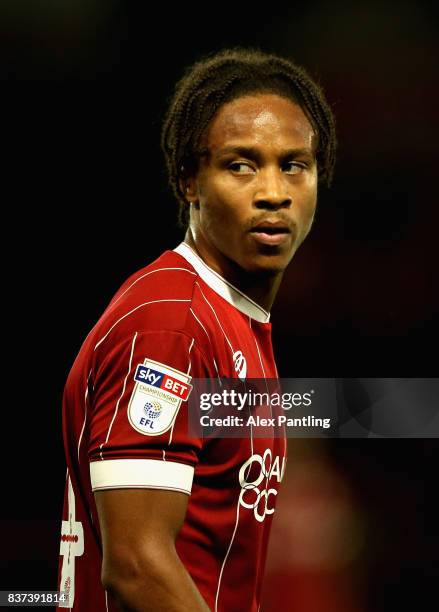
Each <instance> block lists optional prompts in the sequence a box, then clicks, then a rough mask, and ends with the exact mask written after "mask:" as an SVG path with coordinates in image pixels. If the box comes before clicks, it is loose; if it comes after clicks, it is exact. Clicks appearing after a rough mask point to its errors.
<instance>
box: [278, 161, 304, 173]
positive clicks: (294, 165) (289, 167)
mask: <svg viewBox="0 0 439 612" xmlns="http://www.w3.org/2000/svg"><path fill="white" fill-rule="evenodd" d="M283 169H284V171H285V172H286V173H287V174H300V173H301V172H303V170H305V169H306V165H305V164H304V163H301V162H293V161H290V162H287V163H286V164H285V166H284V168H283Z"/></svg>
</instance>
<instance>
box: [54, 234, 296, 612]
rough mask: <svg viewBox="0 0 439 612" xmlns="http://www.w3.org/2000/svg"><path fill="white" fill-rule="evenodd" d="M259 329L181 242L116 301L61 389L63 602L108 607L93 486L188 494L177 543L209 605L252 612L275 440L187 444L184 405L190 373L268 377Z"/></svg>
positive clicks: (280, 450) (264, 328)
mask: <svg viewBox="0 0 439 612" xmlns="http://www.w3.org/2000/svg"><path fill="white" fill-rule="evenodd" d="M268 320H269V314H268V313H267V312H265V311H264V310H263V309H262V308H261V307H260V306H259V305H257V304H256V303H255V302H253V301H252V300H250V299H249V298H248V297H246V296H245V295H244V294H243V293H242V292H240V291H239V290H238V289H236V288H235V287H233V286H232V285H230V284H229V283H228V282H227V281H225V280H224V279H223V278H222V277H221V276H219V275H218V274H217V273H216V272H214V271H213V270H211V269H210V268H209V267H208V266H207V265H206V264H205V263H204V262H203V261H202V260H201V259H200V258H199V257H198V255H197V254H196V253H195V252H194V251H193V250H192V249H191V248H190V247H189V246H188V245H186V244H185V243H182V244H180V245H179V246H178V247H177V248H176V249H175V251H167V252H165V253H164V254H163V255H162V256H161V257H160V258H159V259H157V260H156V261H155V262H154V263H152V264H151V265H149V266H147V267H146V268H143V269H142V270H140V271H139V272H137V273H136V274H134V275H133V276H131V277H130V278H129V279H128V280H127V281H126V282H125V283H124V284H123V285H122V287H121V288H120V289H119V291H118V292H117V293H116V295H115V296H114V298H113V299H112V301H111V302H110V304H109V306H108V307H107V309H106V310H105V312H104V313H103V315H102V317H101V318H100V319H99V321H98V323H97V324H96V325H95V326H94V328H93V329H92V331H91V332H90V333H89V335H88V336H87V338H86V340H85V342H84V344H83V346H82V348H81V350H80V352H79V354H78V356H77V358H76V360H75V363H74V365H73V367H72V370H71V372H70V374H69V377H68V379H67V383H66V387H65V391H64V398H63V435H64V446H65V452H66V457H67V466H68V469H67V479H66V488H65V497H64V511H63V522H62V533H61V547H60V555H61V556H60V565H59V590H60V591H67V592H68V593H69V604H68V606H67V605H66V606H65V607H71V608H73V610H78V611H79V612H85V611H88V610H90V611H93V612H101V611H102V612H106V611H112V610H116V609H117V607H116V605H115V604H114V603H113V602H112V598H111V596H110V595H109V594H108V593H106V592H105V590H104V588H103V587H102V584H101V579H100V574H101V564H102V544H101V538H100V531H99V527H98V525H99V522H98V516H97V511H96V506H95V502H94V495H93V491H96V490H101V489H114V488H136V487H140V488H153V489H169V490H175V491H182V492H184V493H186V494H188V495H190V499H189V504H188V509H187V514H186V518H185V521H184V524H183V527H182V529H181V531H180V533H179V535H178V539H177V542H176V547H177V551H178V554H179V556H180V559H181V560H182V562H183V564H184V565H185V567H186V568H187V571H188V572H189V574H190V575H191V576H192V578H193V580H194V582H195V584H196V585H197V587H198V589H199V590H200V592H201V594H202V596H203V597H204V599H205V601H206V602H207V604H208V606H209V607H210V608H211V609H212V610H215V611H218V612H219V611H224V612H225V611H227V612H233V611H234V610H236V611H239V612H244V611H245V612H247V611H248V612H250V611H252V612H257V610H258V607H259V599H260V593H261V581H262V577H263V571H264V564H265V557H266V551H267V544H268V535H269V531H270V525H271V520H272V515H273V512H274V507H275V502H276V496H277V491H278V486H279V483H280V481H281V479H282V475H283V473H284V470H285V461H286V443H285V439H284V438H276V437H274V436H272V437H270V438H268V439H265V438H264V439H262V438H256V437H255V438H253V437H252V436H250V437H248V438H214V439H212V438H191V437H190V436H189V433H188V414H187V411H188V401H187V398H188V394H189V392H190V381H191V379H192V378H213V379H215V378H218V377H219V378H240V379H241V380H244V379H245V378H276V377H277V372H276V366H275V362H274V357H273V350H272V344H271V324H270V323H269V322H268ZM60 607H62V606H60Z"/></svg>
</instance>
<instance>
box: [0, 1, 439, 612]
mask: <svg viewBox="0 0 439 612" xmlns="http://www.w3.org/2000/svg"><path fill="white" fill-rule="evenodd" d="M438 33H439V28H438V22H437V15H436V14H435V12H434V11H433V9H432V8H430V4H429V3H427V2H399V3H386V2H384V3H382V2H379V3H378V2H376V3H374V2H367V3H366V2H364V3H351V2H346V3H343V2H341V3H319V2H312V1H311V2H306V3H293V4H288V5H286V4H284V5H273V4H272V3H268V4H266V5H263V6H257V5H256V4H251V3H236V4H223V5H208V4H205V5H202V6H201V7H200V8H195V7H190V6H189V5H183V6H180V7H174V6H173V7H172V8H171V5H166V6H163V8H161V7H159V6H153V5H150V6H148V7H147V6H146V5H145V3H136V2H128V1H126V2H120V1H116V0H113V1H110V0H107V1H106V2H104V1H102V2H99V1H98V0H88V1H86V0H76V1H73V0H64V1H63V2H56V1H49V0H46V1H43V0H40V1H35V2H28V3H25V2H14V1H13V0H4V1H3V2H2V5H1V7H0V84H1V109H2V132H3V138H2V141H3V147H2V148H3V163H2V165H3V172H2V179H3V187H4V189H3V198H2V200H3V246H4V254H3V263H4V265H3V279H4V280H3V285H4V292H5V293H4V298H3V302H4V304H6V307H7V314H6V315H4V316H5V319H4V327H5V332H9V334H7V335H8V338H9V339H10V340H9V341H8V343H7V350H6V351H5V356H7V357H6V362H7V364H8V367H7V370H6V371H7V372H8V374H7V376H8V378H9V377H11V378H12V384H8V385H7V387H6V388H8V389H10V390H11V393H10V394H9V395H8V396H5V397H7V399H6V401H5V402H4V405H3V413H4V419H3V424H4V426H3V428H2V434H3V435H2V437H3V444H2V450H3V452H4V458H3V460H2V475H3V476H2V477H3V482H4V495H3V500H2V505H1V513H0V528H1V538H2V555H1V568H0V572H1V573H0V589H6V588H15V589H24V588H27V589H32V588H34V589H36V588H39V589H54V588H55V587H56V566H57V555H58V546H59V527H60V524H59V521H60V516H61V504H62V495H63V484H64V476H65V462H64V456H63V450H62V440H61V434H60V430H61V424H60V420H61V413H60V403H61V395H62V389H63V385H64V381H65V378H66V376H67V373H68V371H69V368H70V366H71V364H72V362H73V360H74V358H75V355H76V353H77V351H78V349H79V348H80V346H81V343H82V341H83V339H84V337H85V335H86V334H87V333H88V331H89V329H90V328H91V326H92V325H93V324H94V322H95V321H96V320H97V318H98V317H99V315H100V313H101V312H102V310H103V309H104V307H105V305H106V304H107V302H108V301H109V299H110V298H111V296H112V294H113V293H114V292H115V290H116V289H117V288H118V287H119V285H120V284H121V283H122V282H123V281H124V280H125V278H126V277H127V276H128V275H130V274H131V273H133V272H134V271H136V270H137V269H139V268H141V267H143V266H144V265H146V264H147V263H149V262H150V261H152V260H153V259H154V258H155V257H157V256H158V255H159V254H160V253H161V252H162V251H163V250H164V249H166V248H173V247H174V246H175V245H176V244H177V243H178V242H179V241H180V240H181V238H182V233H181V230H180V229H179V228H178V227H177V223H176V210H177V209H176V205H175V204H174V202H173V199H172V197H171V195H170V193H169V191H168V189H167V186H166V177H165V172H164V164H163V161H162V156H161V152H160V148H159V132H160V123H161V118H162V116H163V113H164V110H165V108H166V103H167V100H168V99H169V97H170V96H171V95H172V91H173V84H174V83H175V81H176V80H177V79H178V78H179V77H180V76H181V74H182V70H183V68H184V67H185V66H186V65H187V64H190V63H191V62H193V61H195V60H197V59H198V58H199V57H200V55H202V54H205V53H208V52H212V51H215V50H218V49H220V48H222V47H224V46H229V45H243V46H247V45H249V46H257V47H259V48H261V49H263V50H267V51H274V52H278V53H280V54H283V55H286V56H288V57H290V58H292V59H294V60H295V61H296V62H297V63H299V64H301V65H303V66H304V67H305V68H307V69H308V71H309V72H310V73H311V75H312V76H313V77H314V78H316V79H317V80H318V81H319V82H320V83H321V85H322V86H323V87H324V90H325V92H326V94H327V98H328V101H329V102H330V104H331V105H332V107H333V109H334V112H335V115H336V120H337V128H338V138H339V153H338V163H337V167H336V175H335V181H334V185H333V187H332V189H331V190H329V191H328V190H322V191H321V193H320V196H319V207H318V214H317V219H316V223H315V226H314V228H313V231H312V232H311V234H310V236H309V238H308V239H307V242H306V243H305V244H304V245H303V247H302V248H301V250H300V251H299V253H298V254H297V255H296V257H295V259H294V261H293V263H292V264H291V266H290V268H289V270H288V272H287V273H286V275H285V279H284V282H283V285H282V288H281V290H280V294H279V296H278V299H277V302H276V305H275V307H274V309H273V312H272V321H273V326H274V337H273V340H274V345H275V351H276V354H277V361H278V365H279V370H280V374H281V375H282V376H285V377H295V376H300V377H302V376H305V377H318V376H324V377H331V376H337V377H343V376H344V377H355V376H369V377H375V376H377V377H395V376H397V377H413V376H417V377H424V376H425V377H426V376H434V374H435V371H437V366H436V368H434V364H435V362H436V361H437V356H436V353H437V349H436V347H437V335H436V328H435V320H436V317H437V310H438V308H437V307H438V302H437V296H436V295H435V293H434V290H435V286H436V285H437V271H436V270H437V254H436V247H437V232H438V227H439V226H438V221H439V218H438V202H437V199H438V198H437V163H436V160H437V155H435V154H436V153H437V151H436V149H437V134H435V130H436V128H437V118H438V111H437V108H438V85H437V78H436V72H437V60H438V53H437V51H438ZM5 386H6V385H5ZM305 446H306V445H305ZM306 448H307V451H306V453H305V455H304V454H303V453H302V451H300V452H299V451H298V454H296V449H295V448H293V449H292V458H293V460H294V457H296V456H297V457H303V456H306V457H310V456H312V457H318V458H319V459H318V461H322V462H323V463H324V465H325V466H326V468H327V469H329V470H330V471H331V473H332V474H337V478H339V480H341V481H342V482H343V483H344V485H343V486H344V487H345V488H346V489H347V490H349V499H351V501H352V503H351V510H352V514H353V515H355V516H358V517H362V518H361V520H362V524H363V528H362V533H363V540H362V542H363V544H362V546H360V547H359V548H358V551H357V553H356V556H355V559H354V560H351V561H350V562H349V563H348V564H347V565H346V564H345V566H344V570H343V571H345V573H346V576H347V577H348V578H346V581H347V586H345V585H344V586H343V587H342V590H343V589H344V590H345V591H346V593H348V592H350V591H353V592H355V597H352V598H350V596H349V595H346V602H348V603H346V606H347V607H346V608H343V606H342V605H341V604H337V605H336V604H335V603H334V601H335V599H331V597H335V596H334V595H330V594H329V595H328V596H327V597H326V596H325V597H322V601H321V602H320V603H315V602H314V603H313V604H311V603H310V602H308V601H307V600H306V595H304V597H305V599H302V600H301V607H299V608H298V609H303V610H305V609H306V610H307V612H332V610H334V611H335V610H337V612H341V611H342V610H343V609H346V610H352V611H354V612H359V611H360V610H366V611H367V612H376V611H377V612H379V611H380V610H389V609H398V610H401V609H409V608H411V607H413V605H418V606H419V605H421V606H422V604H423V602H426V601H428V598H429V597H434V598H435V599H436V598H437V596H436V594H435V588H436V585H435V583H436V581H437V580H438V579H439V552H438V551H439V530H438V527H437V525H436V520H435V517H436V515H437V513H438V505H437V503H436V499H435V495H434V493H435V488H436V482H437V472H436V469H437V468H436V464H437V453H438V442H437V440H434V439H430V440H429V439H423V440H415V439H411V440H355V441H352V440H336V441H334V440H332V441H317V442H315V443H314V444H311V445H310V446H309V448H308V447H306ZM328 466H329V467H328ZM291 482H293V481H291ZM319 482H320V481H319V479H318V478H317V479H316V481H315V487H316V488H317V490H318V491H320V493H322V490H321V488H319V487H321V486H323V485H319ZM285 499H286V497H285ZM292 503H293V502H292ZM283 512H284V516H288V515H289V513H290V514H291V516H293V515H294V504H293V505H292V506H289V507H285V508H284V510H283ZM340 537H346V538H348V537H349V534H348V533H346V534H343V533H342V534H341V536H340ZM294 571H295V570H294V569H292V570H291V572H294ZM291 575H293V574H291ZM319 580H320V582H319V581H318V580H317V579H316V581H314V582H313V585H314V587H315V589H317V590H318V588H321V589H322V592H325V591H324V588H323V587H322V586H321V585H322V584H323V583H322V581H321V579H319ZM329 581H330V582H331V580H329ZM293 583H294V581H293ZM332 583H333V581H332V582H331V584H332ZM301 584H303V582H302V583H301ZM319 585H320V586H319ZM294 605H296V603H295V600H294V597H293V596H291V598H290V599H288V598H284V600H283V606H284V608H283V609H285V610H294ZM297 605H298V604H297ZM269 606H270V604H269V603H267V605H266V606H265V608H264V609H265V610H266V611H267V612H268V610H269V609H271V608H270V607H269ZM319 606H320V607H319ZM349 606H350V607H349Z"/></svg>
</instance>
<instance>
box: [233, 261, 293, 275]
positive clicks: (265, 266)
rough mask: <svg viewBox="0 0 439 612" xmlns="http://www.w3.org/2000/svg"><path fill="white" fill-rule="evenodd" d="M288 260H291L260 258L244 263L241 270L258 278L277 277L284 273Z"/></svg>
mask: <svg viewBox="0 0 439 612" xmlns="http://www.w3.org/2000/svg"><path fill="white" fill-rule="evenodd" d="M290 260H291V258H288V259H285V258H284V257H282V258H281V257H261V258H257V259H256V260H252V261H249V262H246V265H245V266H243V268H244V269H245V270H246V272H249V273H250V274H255V275H258V276H278V275H279V274H282V273H283V272H284V271H285V269H286V267H287V266H288V264H289V263H290Z"/></svg>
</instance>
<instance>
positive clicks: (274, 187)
mask: <svg viewBox="0 0 439 612" xmlns="http://www.w3.org/2000/svg"><path fill="white" fill-rule="evenodd" d="M288 187H289V185H288V183H287V181H286V180H285V177H284V176H283V173H282V171H281V170H280V169H278V168H270V169H268V168H267V169H264V170H261V171H260V173H259V182H258V186H257V190H256V192H255V197H254V206H255V207H256V208H266V209H270V210H273V209H277V208H288V207H290V206H291V204H292V202H293V200H292V198H291V195H290V193H289V191H288Z"/></svg>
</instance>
